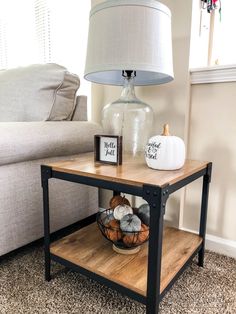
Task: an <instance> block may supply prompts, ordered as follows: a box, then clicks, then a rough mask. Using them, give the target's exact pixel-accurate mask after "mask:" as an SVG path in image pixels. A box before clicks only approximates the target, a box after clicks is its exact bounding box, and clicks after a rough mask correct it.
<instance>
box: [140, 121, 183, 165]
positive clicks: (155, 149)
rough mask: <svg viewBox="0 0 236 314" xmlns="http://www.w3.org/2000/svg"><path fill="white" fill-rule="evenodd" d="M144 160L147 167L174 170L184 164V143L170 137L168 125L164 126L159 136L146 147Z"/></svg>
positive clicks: (152, 139) (152, 138)
mask: <svg viewBox="0 0 236 314" xmlns="http://www.w3.org/2000/svg"><path fill="white" fill-rule="evenodd" d="M145 158H146V163H147V165H148V167H150V168H153V169H158V170H176V169H180V168H181V167H183V165H184V162H185V145H184V141H183V140H182V139H181V138H180V137H177V136H171V135H170V133H169V125H168V124H165V125H164V127H163V133H162V134H161V135H156V136H153V137H151V138H150V139H149V141H148V144H147V145H146V150H145Z"/></svg>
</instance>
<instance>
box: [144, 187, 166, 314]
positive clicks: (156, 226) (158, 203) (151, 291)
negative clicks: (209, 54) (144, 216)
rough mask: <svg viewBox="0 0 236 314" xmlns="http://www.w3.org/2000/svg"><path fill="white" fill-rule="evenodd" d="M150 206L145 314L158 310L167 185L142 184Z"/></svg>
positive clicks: (152, 313)
mask: <svg viewBox="0 0 236 314" xmlns="http://www.w3.org/2000/svg"><path fill="white" fill-rule="evenodd" d="M143 198H144V199H145V200H147V202H148V203H149V206H150V229H149V248H148V277H147V305H146V312H147V314H157V313H158V311H159V303H160V301H161V299H160V284H161V257H162V237H163V217H164V214H165V206H166V201H167V198H168V187H165V188H157V187H152V186H144V197H143Z"/></svg>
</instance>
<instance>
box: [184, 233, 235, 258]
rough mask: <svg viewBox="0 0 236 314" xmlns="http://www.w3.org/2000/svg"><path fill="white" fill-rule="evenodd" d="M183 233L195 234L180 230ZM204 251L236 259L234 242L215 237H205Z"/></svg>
mask: <svg viewBox="0 0 236 314" xmlns="http://www.w3.org/2000/svg"><path fill="white" fill-rule="evenodd" d="M182 230H184V231H188V232H192V233H197V232H196V231H193V230H190V229H186V228H182ZM206 249H207V250H211V251H213V252H216V253H219V254H223V255H227V256H230V257H234V258H236V241H232V240H227V239H224V238H220V237H216V236H213V235H211V234H207V235H206Z"/></svg>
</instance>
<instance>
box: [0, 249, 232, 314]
mask: <svg viewBox="0 0 236 314" xmlns="http://www.w3.org/2000/svg"><path fill="white" fill-rule="evenodd" d="M52 272H53V279H52V281H51V282H45V281H44V275H43V273H44V268H43V250H42V246H39V245H34V246H31V247H28V248H24V249H23V250H22V251H21V252H20V253H17V254H14V255H12V256H9V257H7V258H5V259H3V260H1V261H0V313H1V314H15V313H17V314H36V313H40V314H41V313H50V314H57V313H60V314H71V313H77V314H83V313H84V314H90V313H91V314H92V313H93V314H95V313H101V314H113V313H114V314H115V313H117V314H118V313H121V314H126V313H130V314H143V313H145V306H143V305H141V304H140V303H138V302H135V301H133V300H131V299H129V298H128V297H124V296H122V295H121V294H119V293H117V292H115V291H112V290H111V289H109V288H107V287H104V286H101V285H99V284H97V283H95V282H94V281H92V280H90V279H87V278H86V277H84V276H82V275H79V274H78V273H74V272H72V271H70V270H68V269H65V268H64V267H63V266H61V265H58V264H54V263H53V266H52ZM160 313H162V314H185V313H199V314H203V313H204V314H216V313H217V314H218V313H222V314H223V313H225V314H235V313H236V260H234V259H232V258H229V257H226V256H222V255H218V254H216V253H212V252H206V258H205V268H200V267H198V266H197V265H196V261H193V262H192V263H191V265H190V268H188V269H187V270H186V271H185V272H184V273H183V275H182V276H181V278H180V279H179V280H178V281H177V282H176V283H175V285H174V286H173V288H172V289H171V290H170V291H169V292H168V293H167V294H166V296H165V297H164V299H163V301H162V303H161V306H160Z"/></svg>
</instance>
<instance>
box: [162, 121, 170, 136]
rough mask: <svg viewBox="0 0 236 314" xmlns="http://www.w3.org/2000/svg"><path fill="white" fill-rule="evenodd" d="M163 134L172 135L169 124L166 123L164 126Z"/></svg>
mask: <svg viewBox="0 0 236 314" xmlns="http://www.w3.org/2000/svg"><path fill="white" fill-rule="evenodd" d="M161 135H162V136H170V131H169V124H168V123H166V124H164V126H163V133H162V134H161Z"/></svg>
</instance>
